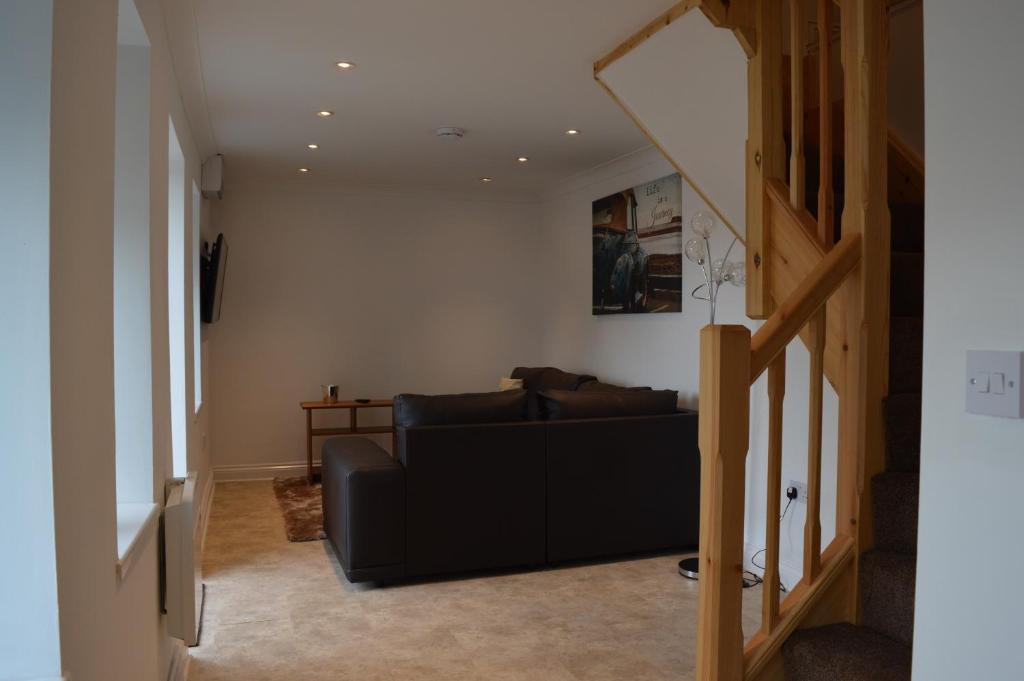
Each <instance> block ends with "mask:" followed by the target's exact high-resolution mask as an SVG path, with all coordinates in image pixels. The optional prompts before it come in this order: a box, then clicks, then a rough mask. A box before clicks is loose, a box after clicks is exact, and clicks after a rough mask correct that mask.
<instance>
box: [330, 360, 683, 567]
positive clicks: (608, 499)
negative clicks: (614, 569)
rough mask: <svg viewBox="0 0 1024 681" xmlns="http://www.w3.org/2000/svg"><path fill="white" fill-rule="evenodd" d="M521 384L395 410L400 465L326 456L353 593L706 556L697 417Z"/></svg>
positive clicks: (637, 393)
mask: <svg viewBox="0 0 1024 681" xmlns="http://www.w3.org/2000/svg"><path fill="white" fill-rule="evenodd" d="M517 374H518V376H519V377H523V378H524V389H522V390H512V391H505V392H497V393H480V394H467V395H439V396H424V395H399V396H398V397H396V398H395V426H396V429H395V449H396V451H395V456H394V458H392V457H391V456H390V455H388V453H387V452H386V451H384V450H383V449H381V448H379V447H377V445H376V444H374V443H372V442H370V441H369V440H360V439H355V438H336V439H333V440H329V441H327V442H326V443H325V444H324V448H323V467H322V470H323V506H324V527H325V530H326V533H327V536H328V538H329V539H330V541H331V543H332V545H333V546H334V549H335V551H336V553H337V555H338V557H339V562H340V563H341V566H342V569H343V570H344V571H345V574H346V576H347V577H348V578H349V580H350V581H353V582H359V581H380V580H391V579H397V578H402V577H417V576H425V575H437V574H445V573H457V572H467V571H474V570H484V569H493V568H512V567H529V566H539V565H545V564H553V563H560V562H569V561H576V560H583V559H594V558H602V557H609V556H618V555H623V554H630V553H638V552H649V551H660V550H668V549H675V548H682V547H694V546H696V544H697V535H698V529H699V516H698V512H699V506H700V500H699V490H700V479H699V472H700V463H699V457H698V453H697V415H696V413H694V412H689V411H681V410H678V409H677V408H676V394H675V392H673V391H652V390H649V389H646V390H644V389H640V390H637V389H625V388H619V387H617V386H611V385H607V384H602V383H599V382H598V381H596V379H594V378H593V377H589V376H578V375H576V374H568V373H566V372H562V371H559V370H557V369H549V368H543V369H517V370H516V372H513V377H517ZM531 416H532V417H533V418H530V417H531Z"/></svg>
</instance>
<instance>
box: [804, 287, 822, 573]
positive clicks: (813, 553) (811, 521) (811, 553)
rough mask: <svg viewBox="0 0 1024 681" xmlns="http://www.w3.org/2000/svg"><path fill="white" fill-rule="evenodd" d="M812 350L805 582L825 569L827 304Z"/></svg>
mask: <svg viewBox="0 0 1024 681" xmlns="http://www.w3.org/2000/svg"><path fill="white" fill-rule="evenodd" d="M807 329H808V331H809V333H810V343H809V347H810V350H811V371H810V390H809V393H808V399H807V404H808V414H807V519H806V521H805V522H804V581H805V582H806V583H807V584H811V583H813V582H814V580H815V579H817V577H818V573H819V572H820V571H821V408H822V398H823V392H824V370H825V307H824V306H822V308H821V309H820V310H819V311H818V312H816V313H815V315H814V317H812V318H811V321H810V323H809V324H808V325H807Z"/></svg>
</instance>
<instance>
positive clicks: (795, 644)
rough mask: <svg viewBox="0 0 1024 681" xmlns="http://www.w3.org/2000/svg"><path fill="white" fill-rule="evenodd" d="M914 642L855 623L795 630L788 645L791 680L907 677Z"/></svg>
mask: <svg viewBox="0 0 1024 681" xmlns="http://www.w3.org/2000/svg"><path fill="white" fill-rule="evenodd" d="M910 657H911V654H910V646H908V645H905V644H903V643H900V642H899V641H896V640H895V639H891V638H889V637H888V636H885V635H884V634H880V633H878V632H877V631H873V630H871V629H868V628H867V627H857V626H854V625H852V624H831V625H829V626H825V627H817V628H815V629H805V630H803V631H798V632H796V633H795V634H793V635H792V636H791V637H790V638H789V641H787V642H786V647H785V668H786V678H787V679H788V681H907V680H908V679H909V678H910Z"/></svg>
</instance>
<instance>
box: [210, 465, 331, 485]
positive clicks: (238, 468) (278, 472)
mask: <svg viewBox="0 0 1024 681" xmlns="http://www.w3.org/2000/svg"><path fill="white" fill-rule="evenodd" d="M313 465H314V466H319V465H320V462H319V461H314V462H313ZM305 474H306V462H305V461H295V462H291V463H271V464H257V465H249V464H236V465H231V466H214V467H213V479H214V481H215V482H235V481H239V480H273V479H274V478H298V477H302V476H304V475H305Z"/></svg>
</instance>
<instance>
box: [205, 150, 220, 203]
mask: <svg viewBox="0 0 1024 681" xmlns="http://www.w3.org/2000/svg"><path fill="white" fill-rule="evenodd" d="M200 183H201V184H202V187H203V198H207V199H219V198H222V197H223V196H224V155H223V154H214V155H213V156H211V157H210V158H208V159H206V160H205V161H203V174H202V179H201V180H200Z"/></svg>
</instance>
